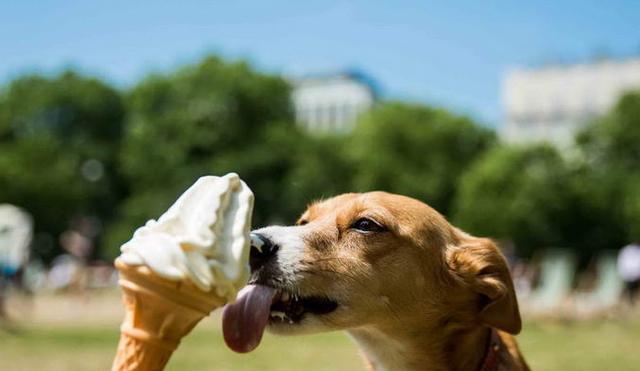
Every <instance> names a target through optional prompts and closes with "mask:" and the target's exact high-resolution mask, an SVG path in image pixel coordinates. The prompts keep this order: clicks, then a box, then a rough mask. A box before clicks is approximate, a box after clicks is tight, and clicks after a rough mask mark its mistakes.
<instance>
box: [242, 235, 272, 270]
mask: <svg viewBox="0 0 640 371" xmlns="http://www.w3.org/2000/svg"><path fill="white" fill-rule="evenodd" d="M278 249H279V246H278V245H277V244H275V243H274V242H273V241H271V239H269V238H268V237H267V236H265V235H264V234H261V233H255V232H254V233H251V252H250V254H249V266H250V267H251V271H252V272H253V271H256V270H258V269H260V268H261V267H262V266H263V265H265V264H266V263H267V262H268V261H269V260H271V259H272V258H273V257H274V256H275V255H276V252H277V251H278Z"/></svg>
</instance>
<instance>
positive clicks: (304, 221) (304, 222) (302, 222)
mask: <svg viewBox="0 0 640 371" xmlns="http://www.w3.org/2000/svg"><path fill="white" fill-rule="evenodd" d="M296 224H297V225H305V224H309V221H308V220H306V219H300V220H298V222H297V223H296Z"/></svg>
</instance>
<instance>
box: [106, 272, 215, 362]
mask: <svg viewBox="0 0 640 371" xmlns="http://www.w3.org/2000/svg"><path fill="white" fill-rule="evenodd" d="M115 265H116V268H117V269H118V270H119V271H120V280H119V284H120V286H121V288H122V291H123V303H124V307H125V317H124V320H123V321H122V326H121V327H120V342H119V344H118V350H117V353H116V357H115V359H114V361H113V366H112V368H111V370H112V371H134V370H135V371H157V370H163V369H164V367H165V365H166V364H167V362H168V361H169V358H170V357H171V354H172V353H173V351H174V350H176V348H177V347H178V345H179V344H180V340H181V339H182V338H183V337H184V336H186V335H187V334H188V333H189V332H190V331H191V330H192V329H193V328H194V327H195V326H196V324H198V322H200V320H201V319H202V318H204V317H206V316H208V315H209V313H211V311H213V310H214V309H216V308H218V307H221V306H223V305H224V304H225V303H226V299H224V298H222V297H218V296H217V295H215V294H213V293H211V292H209V293H207V292H203V291H202V290H200V289H198V287H196V286H195V285H193V284H192V283H191V282H188V281H170V280H167V279H165V278H162V277H159V276H157V275H155V274H154V273H153V272H152V271H151V270H149V268H147V267H145V266H129V265H126V264H124V263H122V262H121V261H119V260H116V262H115Z"/></svg>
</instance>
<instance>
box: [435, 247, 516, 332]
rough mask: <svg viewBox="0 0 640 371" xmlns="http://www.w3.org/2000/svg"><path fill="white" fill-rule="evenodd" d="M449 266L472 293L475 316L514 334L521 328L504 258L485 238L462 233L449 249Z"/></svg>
mask: <svg viewBox="0 0 640 371" xmlns="http://www.w3.org/2000/svg"><path fill="white" fill-rule="evenodd" d="M447 260H448V263H449V267H450V268H451V269H452V270H453V271H454V272H453V273H454V274H455V275H456V276H457V277H459V278H460V279H461V280H462V284H463V285H465V286H467V287H468V288H470V289H471V291H472V292H474V293H475V295H476V299H477V311H476V313H477V316H478V317H477V318H479V320H480V321H481V322H483V323H484V324H486V325H488V326H491V327H495V328H497V329H500V330H503V331H506V332H509V333H511V334H517V333H519V332H520V330H521V328H522V321H521V319H520V311H519V309H518V301H517V299H516V293H515V290H514V287H513V281H512V279H511V273H510V272H509V267H508V265H507V261H506V259H505V258H504V256H503V255H502V253H501V252H500V250H499V249H498V248H497V247H496V245H495V244H494V243H493V242H492V241H491V240H489V239H486V238H475V237H471V236H465V237H464V238H463V239H462V241H461V243H460V244H459V245H458V246H456V247H453V248H451V249H450V250H449V252H448V257H447Z"/></svg>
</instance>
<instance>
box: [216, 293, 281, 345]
mask: <svg viewBox="0 0 640 371" xmlns="http://www.w3.org/2000/svg"><path fill="white" fill-rule="evenodd" d="M275 295H276V290H275V289H273V288H271V287H267V286H262V285H247V286H245V287H244V288H243V289H242V290H240V292H239V293H238V299H237V300H236V302H235V303H233V304H228V305H227V306H226V307H225V308H224V311H223V312H222V332H223V334H224V341H225V342H226V343H227V346H228V347H229V348H231V349H232V350H234V351H236V352H238V353H247V352H250V351H252V350H254V349H255V348H256V347H257V346H258V344H260V340H261V339H262V333H263V332H264V328H265V327H267V322H269V310H270V308H271V303H272V301H273V298H274V296H275Z"/></svg>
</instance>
